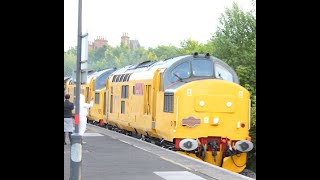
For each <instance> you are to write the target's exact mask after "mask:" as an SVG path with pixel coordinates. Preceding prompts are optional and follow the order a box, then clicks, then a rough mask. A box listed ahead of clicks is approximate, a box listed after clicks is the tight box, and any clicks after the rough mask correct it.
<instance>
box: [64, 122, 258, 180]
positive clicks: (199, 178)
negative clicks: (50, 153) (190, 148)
mask: <svg viewBox="0 0 320 180" xmlns="http://www.w3.org/2000/svg"><path fill="white" fill-rule="evenodd" d="M67 140H69V139H68V138H67ZM83 141H85V142H86V143H85V144H83V145H82V173H81V177H82V178H81V179H82V180H105V179H108V180H109V179H110V180H164V179H165V180H214V179H227V180H232V179H240V180H241V179H249V180H252V179H251V178H248V177H246V176H243V175H240V174H237V173H233V172H230V171H227V170H225V169H222V168H220V167H216V166H213V165H210V164H208V163H205V162H203V161H199V160H195V159H193V158H190V157H187V156H184V155H181V154H178V153H176V152H173V151H169V150H167V149H164V148H161V147H158V146H156V145H153V144H150V143H147V142H144V141H141V140H138V139H135V138H132V137H128V136H126V135H123V134H120V133H117V132H113V131H110V130H107V129H105V128H101V127H97V126H93V125H91V124H88V125H87V131H86V133H85V134H84V136H83ZM67 143H68V144H67V145H64V180H68V179H69V177H70V143H69V141H67Z"/></svg>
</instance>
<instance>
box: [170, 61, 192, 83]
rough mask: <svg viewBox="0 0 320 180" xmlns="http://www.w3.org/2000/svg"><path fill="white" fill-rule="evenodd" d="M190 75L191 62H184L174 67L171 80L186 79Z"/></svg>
mask: <svg viewBox="0 0 320 180" xmlns="http://www.w3.org/2000/svg"><path fill="white" fill-rule="evenodd" d="M189 77H190V63H189V61H187V62H184V63H182V64H180V65H178V66H177V67H176V68H174V69H173V70H172V72H171V78H170V80H171V82H176V81H178V80H179V79H186V78H189Z"/></svg>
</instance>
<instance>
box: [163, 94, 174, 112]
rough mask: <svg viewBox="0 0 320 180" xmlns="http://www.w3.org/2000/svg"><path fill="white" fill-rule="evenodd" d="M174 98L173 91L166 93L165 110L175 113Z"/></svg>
mask: <svg viewBox="0 0 320 180" xmlns="http://www.w3.org/2000/svg"><path fill="white" fill-rule="evenodd" d="M173 99H174V94H173V93H165V94H164V103H163V112H170V113H173V103H174V100H173Z"/></svg>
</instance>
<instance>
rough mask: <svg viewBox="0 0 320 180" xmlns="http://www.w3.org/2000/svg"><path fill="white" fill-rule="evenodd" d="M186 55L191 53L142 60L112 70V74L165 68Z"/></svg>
mask: <svg viewBox="0 0 320 180" xmlns="http://www.w3.org/2000/svg"><path fill="white" fill-rule="evenodd" d="M188 56H192V55H185V56H177V57H171V58H167V59H162V60H158V61H144V62H142V63H138V64H134V65H128V66H125V67H123V68H121V69H119V70H117V71H115V72H113V75H117V74H127V73H136V72H145V71H149V70H151V69H157V68H167V67H170V66H171V65H172V64H173V63H175V62H177V61H179V60H181V59H183V58H185V57H188Z"/></svg>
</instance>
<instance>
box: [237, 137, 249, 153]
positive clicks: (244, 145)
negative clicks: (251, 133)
mask: <svg viewBox="0 0 320 180" xmlns="http://www.w3.org/2000/svg"><path fill="white" fill-rule="evenodd" d="M235 146H236V149H237V150H238V151H240V152H249V151H251V150H252V149H253V143H252V142H250V141H247V140H241V141H237V142H236V145H235Z"/></svg>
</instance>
